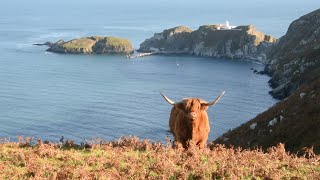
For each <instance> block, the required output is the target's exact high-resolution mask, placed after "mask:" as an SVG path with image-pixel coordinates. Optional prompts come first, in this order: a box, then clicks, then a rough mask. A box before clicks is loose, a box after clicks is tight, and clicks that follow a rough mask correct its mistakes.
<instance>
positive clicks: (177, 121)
mask: <svg viewBox="0 0 320 180" xmlns="http://www.w3.org/2000/svg"><path fill="white" fill-rule="evenodd" d="M224 93H225V92H222V93H221V94H220V95H219V96H218V97H217V98H216V100H214V101H212V102H206V101H204V100H202V99H198V98H187V99H183V100H182V101H180V102H173V101H172V100H170V99H169V98H168V97H167V96H165V95H163V94H162V93H160V94H161V95H162V96H163V98H164V99H165V100H166V101H167V102H168V103H169V104H171V105H173V107H172V110H171V114H170V120H169V127H170V131H171V133H172V134H173V135H174V138H175V141H176V142H177V143H178V144H179V143H180V144H182V146H183V147H184V148H187V147H188V143H189V142H190V141H192V142H193V143H195V144H196V145H197V146H199V148H200V149H202V148H204V147H205V145H206V142H207V140H208V135H209V132H210V124H209V118H208V114H207V111H206V110H207V109H208V106H213V105H215V104H216V103H217V102H218V101H219V100H220V98H221V97H222V95H223V94H224Z"/></svg>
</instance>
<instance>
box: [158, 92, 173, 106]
mask: <svg viewBox="0 0 320 180" xmlns="http://www.w3.org/2000/svg"><path fill="white" fill-rule="evenodd" d="M160 94H161V96H162V97H163V98H164V99H165V100H166V101H167V102H168V103H169V104H171V105H175V104H176V103H175V102H174V101H172V100H171V99H169V98H168V97H167V96H165V95H164V94H162V93H161V92H160Z"/></svg>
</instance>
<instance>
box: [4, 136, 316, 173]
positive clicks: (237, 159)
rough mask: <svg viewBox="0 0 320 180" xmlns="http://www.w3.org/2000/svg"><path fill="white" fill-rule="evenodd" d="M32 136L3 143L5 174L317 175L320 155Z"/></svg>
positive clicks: (275, 149)
mask: <svg viewBox="0 0 320 180" xmlns="http://www.w3.org/2000/svg"><path fill="white" fill-rule="evenodd" d="M31 144H32V143H31V140H30V139H27V140H25V139H20V142H19V143H14V142H3V143H1V144H0V178H1V179H29V178H32V179H121V178H123V179H282V178H283V179H290V178H294V179H300V178H302V179H315V178H317V177H319V176H320V162H319V159H320V156H316V155H314V154H308V155H309V156H308V158H306V157H297V156H295V155H289V154H287V153H286V152H285V151H284V147H283V145H282V144H280V145H278V146H277V147H272V148H270V149H269V150H268V152H266V153H264V152H262V151H261V150H258V149H257V150H241V149H234V148H225V147H224V146H222V145H213V144H211V145H209V148H206V149H204V150H199V149H197V148H196V147H190V148H189V149H188V150H185V149H175V148H172V147H171V145H170V144H168V145H163V144H161V143H157V142H156V143H151V142H149V141H147V140H144V141H141V140H139V139H138V138H122V139H120V140H118V141H112V142H102V143H100V142H99V143H92V144H90V145H89V144H84V145H82V146H79V145H76V144H74V143H73V142H72V141H66V142H64V143H60V144H54V143H48V142H45V143H44V142H42V141H38V143H36V144H34V145H31Z"/></svg>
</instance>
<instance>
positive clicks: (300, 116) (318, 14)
mask: <svg viewBox="0 0 320 180" xmlns="http://www.w3.org/2000/svg"><path fill="white" fill-rule="evenodd" d="M267 57H268V58H270V62H269V64H268V65H267V66H266V69H265V73H267V74H269V75H270V76H271V77H272V78H271V80H270V85H271V86H272V88H273V90H272V91H271V92H270V93H271V95H273V96H274V97H276V98H278V99H284V98H285V99H284V100H282V101H280V102H279V103H277V104H275V105H274V106H273V107H271V108H270V109H268V110H267V111H265V112H263V113H261V114H259V115H258V116H257V117H255V118H254V119H252V120H250V121H249V122H247V123H244V124H243V125H241V126H240V127H238V128H235V129H233V130H230V131H229V132H227V133H225V134H224V135H222V136H221V137H219V138H217V139H216V140H215V143H222V144H226V145H230V146H234V147H242V148H253V147H262V148H263V149H265V150H266V149H267V148H268V147H271V146H273V145H276V144H278V143H285V148H286V150H288V151H290V152H294V153H300V152H302V151H301V149H302V148H304V147H307V148H304V149H305V150H308V151H309V150H310V152H312V153H313V151H314V152H315V153H316V154H320V141H319V139H320V9H318V10H316V11H314V12H311V13H309V14H307V15H304V16H302V17H301V18H299V19H297V20H295V21H293V22H292V23H291V25H290V26H289V28H288V31H287V33H286V34H285V35H284V36H283V37H281V38H280V41H279V42H278V43H277V44H275V45H274V46H273V47H272V48H271V50H270V51H269V52H268V53H267ZM312 153H311V155H312Z"/></svg>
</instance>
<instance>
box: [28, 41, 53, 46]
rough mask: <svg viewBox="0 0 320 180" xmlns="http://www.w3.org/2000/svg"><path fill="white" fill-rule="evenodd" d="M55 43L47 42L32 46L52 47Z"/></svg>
mask: <svg viewBox="0 0 320 180" xmlns="http://www.w3.org/2000/svg"><path fill="white" fill-rule="evenodd" d="M53 44H54V43H52V42H45V43H35V44H32V45H35V46H49V47H50V46H52V45H53Z"/></svg>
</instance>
